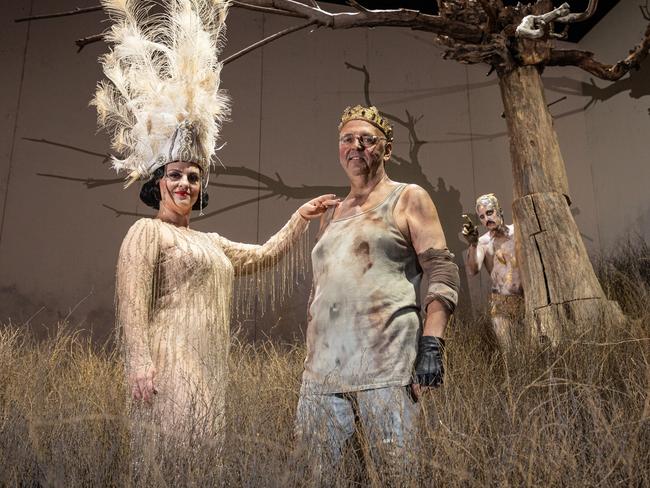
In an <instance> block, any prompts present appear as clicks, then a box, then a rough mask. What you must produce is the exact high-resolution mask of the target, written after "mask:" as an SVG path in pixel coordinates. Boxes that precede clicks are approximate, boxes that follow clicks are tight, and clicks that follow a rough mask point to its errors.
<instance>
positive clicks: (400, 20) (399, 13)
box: [246, 0, 483, 43]
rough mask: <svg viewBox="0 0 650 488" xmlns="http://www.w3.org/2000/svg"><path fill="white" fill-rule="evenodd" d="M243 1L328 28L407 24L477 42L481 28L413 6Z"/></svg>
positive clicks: (407, 25) (480, 36)
mask: <svg viewBox="0 0 650 488" xmlns="http://www.w3.org/2000/svg"><path fill="white" fill-rule="evenodd" d="M246 3H247V4H248V5H256V6H260V7H270V8H274V9H277V10H280V11H284V12H291V13H294V14H299V15H301V16H303V17H305V18H308V19H311V20H315V21H316V24H317V25H319V26H322V27H328V28H330V29H352V28H355V27H381V26H392V27H410V28H411V29H413V30H421V31H426V32H433V33H435V34H441V35H446V36H450V37H453V38H455V39H458V40H459V41H466V42H477V43H478V42H481V39H482V38H483V32H482V30H481V28H480V27H479V26H476V25H470V24H467V23H463V22H458V21H455V20H450V19H445V18H442V17H440V16H438V15H430V14H423V13H422V12H420V11H417V10H408V9H395V10H364V11H361V12H343V13H330V12H327V11H325V10H322V9H318V8H314V7H312V6H310V5H307V4H304V3H300V2H296V1H294V0H247V1H246Z"/></svg>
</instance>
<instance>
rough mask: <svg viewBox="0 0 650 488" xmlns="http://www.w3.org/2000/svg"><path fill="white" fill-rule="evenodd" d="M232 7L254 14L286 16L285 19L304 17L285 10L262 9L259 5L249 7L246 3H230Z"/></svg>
mask: <svg viewBox="0 0 650 488" xmlns="http://www.w3.org/2000/svg"><path fill="white" fill-rule="evenodd" d="M232 6H233V7H239V8H243V9H246V10H252V11H254V12H262V13H263V14H276V15H286V16H287V17H300V18H303V19H304V18H305V16H304V15H299V14H295V13H293V12H287V11H286V10H279V9H277V8H271V7H262V6H259V5H251V4H250V3H248V2H237V1H234V2H232Z"/></svg>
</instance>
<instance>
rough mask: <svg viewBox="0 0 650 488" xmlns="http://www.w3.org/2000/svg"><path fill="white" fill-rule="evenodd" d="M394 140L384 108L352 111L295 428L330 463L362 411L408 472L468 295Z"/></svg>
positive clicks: (323, 232) (375, 442) (375, 452)
mask: <svg viewBox="0 0 650 488" xmlns="http://www.w3.org/2000/svg"><path fill="white" fill-rule="evenodd" d="M392 140H393V130H392V128H391V126H390V124H389V123H388V121H387V120H386V119H385V118H384V117H382V116H381V114H380V113H379V112H378V111H377V109H376V108H375V107H362V106H359V105H358V106H356V107H348V108H347V109H346V110H345V111H344V112H343V116H342V118H341V123H340V125H339V162H340V164H341V166H342V168H343V171H345V174H346V175H347V177H348V179H349V181H350V192H349V194H348V195H347V196H346V197H345V199H344V200H343V201H341V202H340V204H338V205H336V206H335V207H334V208H331V209H330V210H329V211H327V212H326V214H325V215H323V217H322V219H321V225H320V230H319V234H318V239H317V243H316V245H315V247H314V249H313V251H312V266H313V273H314V278H313V288H312V297H311V300H310V305H309V313H308V326H307V357H306V359H305V370H304V373H303V380H302V388H301V395H300V400H299V403H298V409H297V418H296V434H297V437H298V439H299V440H302V441H303V442H304V445H305V446H308V447H307V449H309V450H310V451H311V452H310V455H311V456H312V459H313V458H315V460H316V461H317V463H318V466H320V467H323V465H324V463H326V464H329V465H332V464H333V465H336V464H337V463H338V461H340V458H341V455H342V452H343V447H344V445H345V444H346V442H347V441H348V440H349V439H350V437H351V436H352V434H353V433H354V432H355V430H356V428H355V427H357V426H355V417H356V418H357V419H358V420H359V421H360V422H361V424H362V425H363V431H364V432H365V434H366V436H367V441H368V442H369V446H370V453H371V455H372V457H373V458H374V459H375V460H378V459H382V460H388V462H384V463H380V465H382V466H383V467H385V468H391V467H392V468H396V469H399V466H402V465H401V464H400V463H403V462H405V461H406V459H407V456H406V455H407V449H406V447H407V446H409V445H410V444H411V443H412V442H413V440H414V435H415V430H416V427H415V426H416V418H417V416H418V411H419V407H418V405H417V402H418V399H419V397H420V394H421V392H422V389H423V388H431V387H437V386H439V385H441V384H442V382H443V374H444V369H443V349H444V340H443V339H442V336H443V334H444V330H445V326H446V324H447V322H448V320H449V316H450V314H451V313H452V312H453V311H454V308H455V306H456V302H457V298H458V284H459V280H458V267H457V266H456V265H455V264H454V263H453V261H452V258H453V255H452V254H451V253H450V252H449V251H448V249H447V246H446V242H445V236H444V234H443V231H442V227H441V226H440V221H439V219H438V214H437V211H436V207H435V206H434V204H433V202H432V201H431V198H430V197H429V195H428V194H427V192H426V191H424V190H423V189H422V188H420V187H419V186H417V185H408V184H404V183H398V182H395V181H392V180H391V179H390V178H389V177H388V175H387V174H386V169H385V164H386V162H387V161H388V160H389V159H390V157H391V150H392ZM423 275H424V276H426V279H427V281H426V288H427V293H426V296H425V297H424V299H423V300H421V297H420V283H421V279H422V277H423ZM393 472H394V471H393Z"/></svg>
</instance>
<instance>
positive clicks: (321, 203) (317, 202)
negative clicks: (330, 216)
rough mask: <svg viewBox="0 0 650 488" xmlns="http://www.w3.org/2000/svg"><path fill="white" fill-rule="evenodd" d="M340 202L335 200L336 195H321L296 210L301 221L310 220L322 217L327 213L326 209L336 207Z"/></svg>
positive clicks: (337, 199) (338, 199)
mask: <svg viewBox="0 0 650 488" xmlns="http://www.w3.org/2000/svg"><path fill="white" fill-rule="evenodd" d="M340 201H341V199H340V198H336V195H334V194H333V193H330V194H328V195H321V196H319V197H316V198H314V199H313V200H309V201H308V202H307V203H305V204H304V205H302V206H301V207H300V208H299V209H298V213H300V216H301V217H302V218H303V219H306V220H312V219H315V218H317V217H320V216H321V215H323V214H324V213H325V212H326V211H327V209H328V207H332V206H334V205H338V203H339V202H340Z"/></svg>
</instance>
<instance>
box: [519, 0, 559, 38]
mask: <svg viewBox="0 0 650 488" xmlns="http://www.w3.org/2000/svg"><path fill="white" fill-rule="evenodd" d="M570 12H571V9H570V7H569V4H568V3H563V4H562V5H560V6H559V7H557V8H555V9H553V10H551V11H550V12H547V13H545V14H541V15H526V16H525V17H524V18H523V19H522V20H521V23H520V24H519V25H518V26H517V29H516V30H515V33H516V35H517V36H518V37H525V38H527V39H541V38H542V37H545V36H547V35H548V33H549V24H550V23H551V22H553V21H557V20H558V19H560V18H563V17H566V16H567V15H569V14H570Z"/></svg>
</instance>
